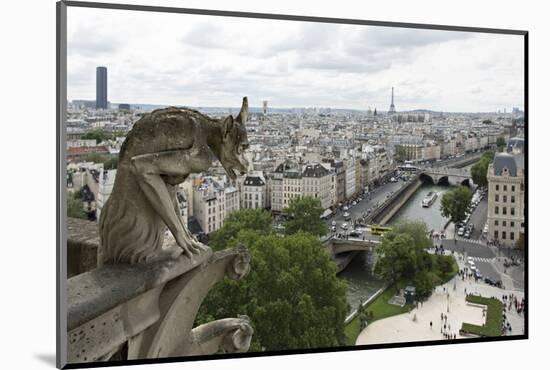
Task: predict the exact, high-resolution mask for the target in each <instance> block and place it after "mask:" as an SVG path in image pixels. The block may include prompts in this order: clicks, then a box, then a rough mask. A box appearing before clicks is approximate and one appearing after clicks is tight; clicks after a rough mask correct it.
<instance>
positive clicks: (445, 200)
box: [440, 186, 472, 225]
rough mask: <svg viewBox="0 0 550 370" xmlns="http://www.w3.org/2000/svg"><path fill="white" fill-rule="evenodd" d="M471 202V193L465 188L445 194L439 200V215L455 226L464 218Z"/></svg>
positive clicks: (460, 187)
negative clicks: (448, 219)
mask: <svg viewBox="0 0 550 370" xmlns="http://www.w3.org/2000/svg"><path fill="white" fill-rule="evenodd" d="M471 201H472V191H471V190H470V189H468V188H467V187H465V186H459V187H458V188H456V189H453V190H451V191H448V192H446V193H445V194H444V195H443V197H442V198H441V209H440V210H441V214H442V215H443V217H448V218H450V219H451V221H452V222H453V223H454V224H455V225H456V224H457V223H459V222H461V221H462V220H463V219H464V217H466V212H467V211H468V207H469V206H470V203H471Z"/></svg>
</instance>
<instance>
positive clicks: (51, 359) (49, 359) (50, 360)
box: [34, 353, 56, 367]
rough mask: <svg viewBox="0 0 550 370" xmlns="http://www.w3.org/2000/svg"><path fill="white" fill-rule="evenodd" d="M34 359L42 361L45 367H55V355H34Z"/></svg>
mask: <svg viewBox="0 0 550 370" xmlns="http://www.w3.org/2000/svg"><path fill="white" fill-rule="evenodd" d="M34 358H36V359H38V360H40V361H42V362H43V363H45V364H46V365H50V366H52V367H55V365H56V362H55V353H35V354H34Z"/></svg>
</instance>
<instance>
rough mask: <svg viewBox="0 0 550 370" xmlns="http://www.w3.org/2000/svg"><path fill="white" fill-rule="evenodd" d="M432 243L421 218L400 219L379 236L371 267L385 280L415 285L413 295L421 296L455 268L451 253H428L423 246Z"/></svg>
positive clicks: (426, 246)
mask: <svg viewBox="0 0 550 370" xmlns="http://www.w3.org/2000/svg"><path fill="white" fill-rule="evenodd" d="M431 245H432V242H431V240H430V238H429V237H428V227H427V226H426V224H425V223H424V222H420V221H404V222H401V223H399V224H397V225H395V226H394V227H393V228H392V230H391V231H389V232H387V233H386V234H384V236H383V237H382V243H381V245H380V246H379V247H378V248H377V250H376V252H377V255H378V259H377V261H376V264H375V266H374V271H375V273H377V274H379V275H380V276H381V277H382V278H384V280H386V281H389V282H392V283H396V282H399V281H401V282H402V283H403V282H404V283H405V284H412V285H414V286H415V287H416V298H417V299H418V300H424V299H426V298H428V297H429V296H430V295H431V293H432V291H433V289H434V287H435V286H436V285H438V284H440V283H441V282H442V281H443V280H444V278H447V279H448V276H449V275H452V273H453V271H455V272H456V270H458V268H456V270H455V267H456V263H455V262H454V259H453V257H450V256H442V255H430V254H429V253H428V252H427V250H426V248H429V247H431Z"/></svg>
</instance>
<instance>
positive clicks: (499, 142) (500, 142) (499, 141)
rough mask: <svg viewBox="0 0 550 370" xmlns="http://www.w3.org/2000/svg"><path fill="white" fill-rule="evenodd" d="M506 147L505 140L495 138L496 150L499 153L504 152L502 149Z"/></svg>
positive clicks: (501, 137) (500, 137)
mask: <svg viewBox="0 0 550 370" xmlns="http://www.w3.org/2000/svg"><path fill="white" fill-rule="evenodd" d="M505 146H506V140H504V137H503V136H499V137H498V138H497V148H498V151H499V152H502V151H503V150H504V147H505Z"/></svg>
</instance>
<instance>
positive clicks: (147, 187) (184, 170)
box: [132, 149, 206, 258]
mask: <svg viewBox="0 0 550 370" xmlns="http://www.w3.org/2000/svg"><path fill="white" fill-rule="evenodd" d="M190 151H191V149H187V150H185V149H184V150H174V151H166V152H160V153H150V154H142V155H138V156H135V157H133V158H132V165H133V171H134V173H135V175H136V177H137V178H138V184H139V186H140V188H141V190H142V191H143V193H144V194H145V196H146V198H147V200H148V201H149V203H150V204H151V206H152V207H153V208H154V210H155V211H156V212H157V214H158V215H159V216H160V218H161V219H162V220H163V221H164V223H165V224H166V226H168V229H169V230H170V232H171V233H172V235H173V236H174V238H175V239H176V243H177V244H178V245H179V246H180V247H181V248H182V249H183V251H184V253H185V255H187V256H188V257H189V258H192V253H195V254H199V253H200V251H201V249H205V248H206V247H205V246H202V244H201V243H198V242H197V240H196V239H194V238H192V237H190V235H191V233H189V232H188V231H187V228H186V226H185V225H183V222H181V220H180V217H179V215H178V213H177V212H176V210H175V208H174V204H173V200H172V197H171V195H170V192H169V191H168V189H167V187H166V183H165V182H164V180H163V178H162V176H185V175H188V174H189V173H191V172H195V169H194V168H191V163H192V161H194V160H197V158H191V156H190Z"/></svg>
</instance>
